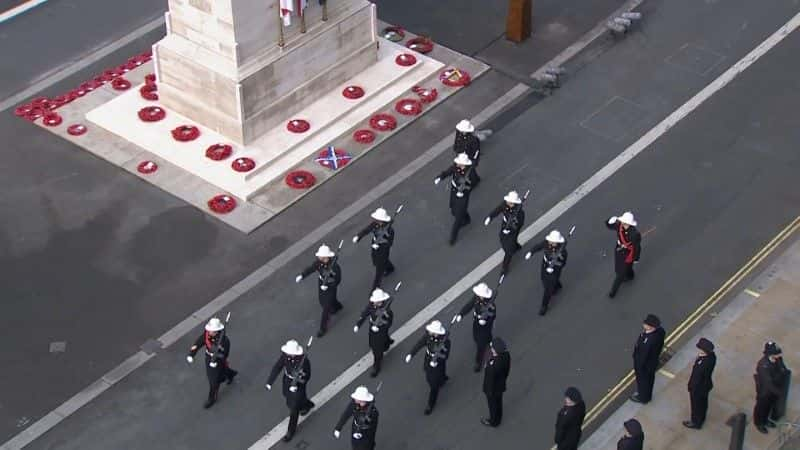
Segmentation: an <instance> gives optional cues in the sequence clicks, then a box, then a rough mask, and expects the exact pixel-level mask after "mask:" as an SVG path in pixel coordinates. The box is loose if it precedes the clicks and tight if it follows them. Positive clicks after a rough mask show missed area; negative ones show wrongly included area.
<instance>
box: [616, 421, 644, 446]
mask: <svg viewBox="0 0 800 450" xmlns="http://www.w3.org/2000/svg"><path fill="white" fill-rule="evenodd" d="M623 426H624V427H625V435H624V436H622V437H621V438H620V440H619V441H617V450H643V449H644V431H642V424H641V423H639V421H638V420H636V419H630V420H628V421H627V422H625V423H624V424H623Z"/></svg>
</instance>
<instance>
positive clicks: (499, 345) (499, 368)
mask: <svg viewBox="0 0 800 450" xmlns="http://www.w3.org/2000/svg"><path fill="white" fill-rule="evenodd" d="M489 350H490V351H491V353H492V356H491V357H490V358H489V361H487V362H486V369H485V370H484V372H483V393H484V394H486V402H487V403H488V404H489V417H488V418H483V419H481V423H482V424H484V425H486V426H487V427H497V426H500V422H502V421H503V393H504V392H505V391H506V379H508V374H509V373H510V372H511V354H510V353H508V347H507V346H506V343H505V341H503V340H502V339H501V338H499V337H496V338H494V339H492V343H491V344H490V345H489Z"/></svg>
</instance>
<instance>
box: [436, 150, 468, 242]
mask: <svg viewBox="0 0 800 450" xmlns="http://www.w3.org/2000/svg"><path fill="white" fill-rule="evenodd" d="M447 177H451V179H450V213H451V214H452V215H453V218H454V220H453V228H451V230H450V245H454V244H455V243H456V239H457V238H458V231H459V230H460V229H461V227H463V226H465V225H469V224H470V222H471V221H472V219H471V218H470V216H469V211H468V210H469V195H470V193H471V192H472V188H473V186H474V184H475V175H474V169H473V168H472V160H470V159H469V158H468V157H467V155H466V154H464V153H459V155H458V156H457V157H456V159H454V160H453V165H452V166H450V167H449V168H447V169H446V170H445V171H443V172H442V173H440V174H439V175H438V176H437V177H436V178H435V179H434V180H433V184H439V182H440V181H442V179H443V178H447Z"/></svg>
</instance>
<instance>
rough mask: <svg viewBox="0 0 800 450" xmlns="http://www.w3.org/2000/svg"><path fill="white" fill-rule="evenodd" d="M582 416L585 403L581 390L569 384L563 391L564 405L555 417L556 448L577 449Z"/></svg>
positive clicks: (558, 449)
mask: <svg viewBox="0 0 800 450" xmlns="http://www.w3.org/2000/svg"><path fill="white" fill-rule="evenodd" d="M584 417H586V404H585V403H584V402H583V396H582V395H581V391H579V390H578V388H575V387H572V386H570V387H568V388H567V390H566V391H565V392H564V406H563V407H562V408H561V410H559V411H558V417H556V436H555V439H554V440H555V443H556V450H578V444H579V443H580V442H581V434H582V430H583V428H582V427H583V419H584Z"/></svg>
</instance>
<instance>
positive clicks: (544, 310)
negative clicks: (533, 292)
mask: <svg viewBox="0 0 800 450" xmlns="http://www.w3.org/2000/svg"><path fill="white" fill-rule="evenodd" d="M545 314H547V306H542V307H541V308H539V315H540V316H543V315H545Z"/></svg>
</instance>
